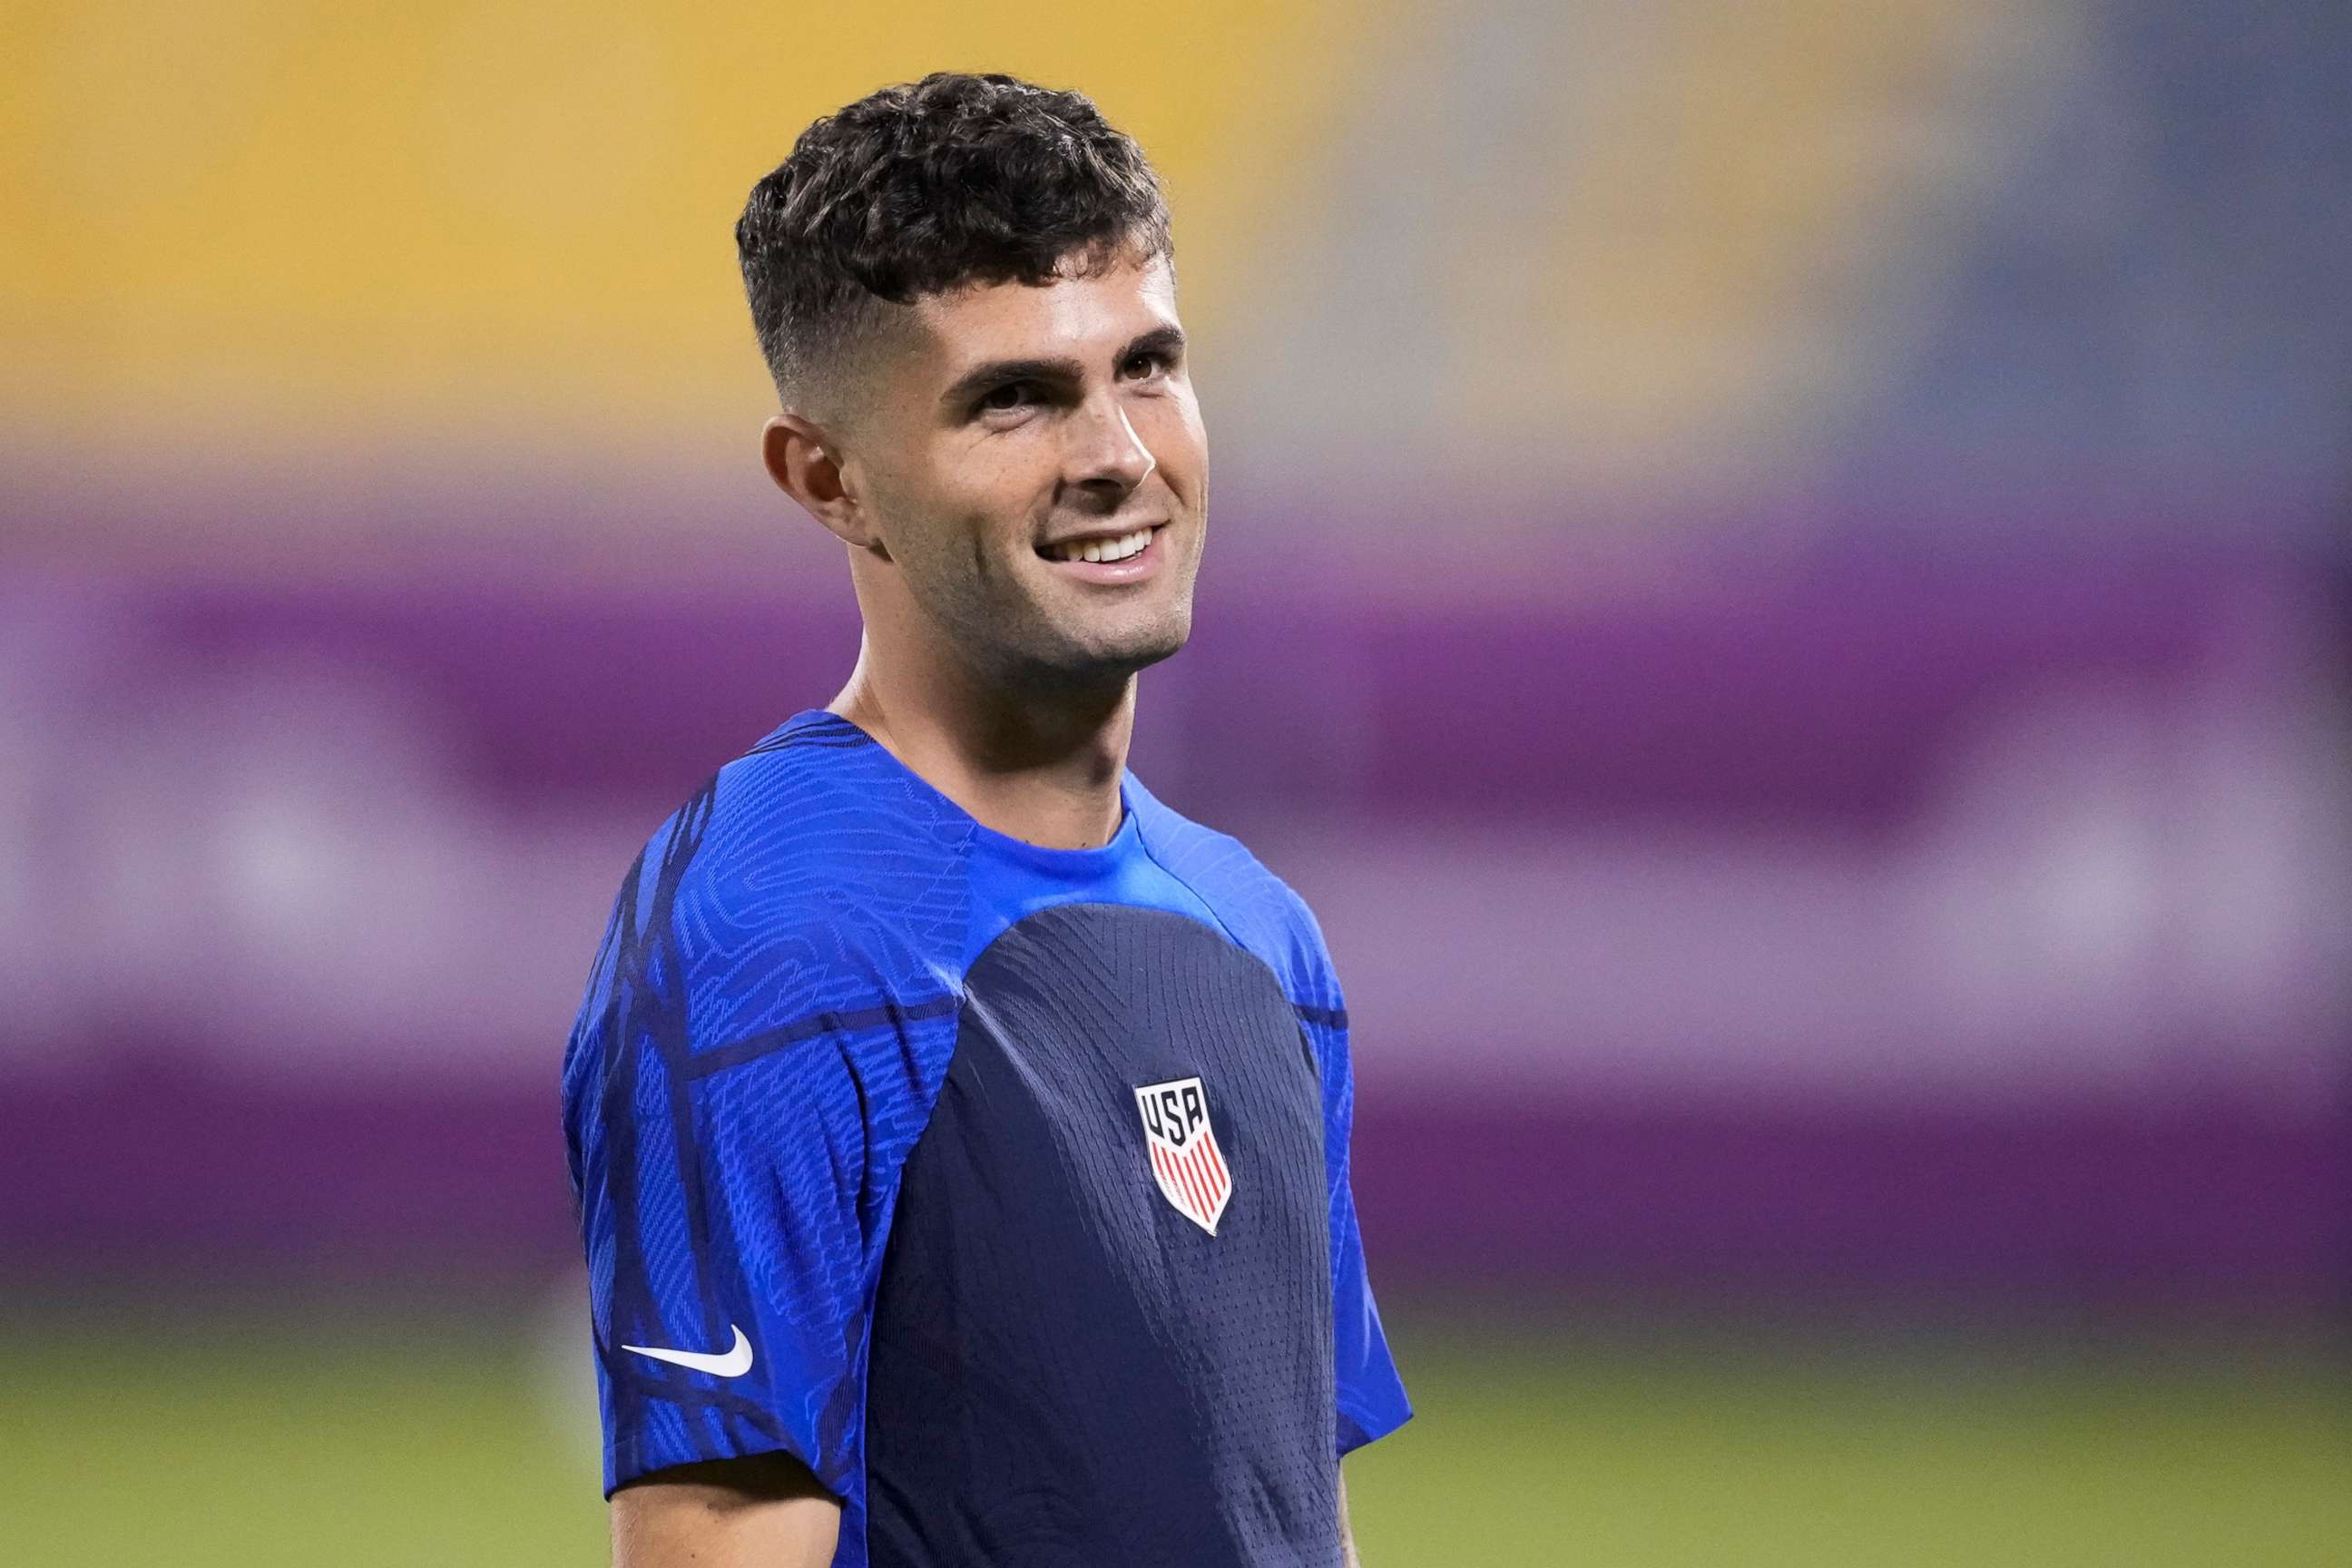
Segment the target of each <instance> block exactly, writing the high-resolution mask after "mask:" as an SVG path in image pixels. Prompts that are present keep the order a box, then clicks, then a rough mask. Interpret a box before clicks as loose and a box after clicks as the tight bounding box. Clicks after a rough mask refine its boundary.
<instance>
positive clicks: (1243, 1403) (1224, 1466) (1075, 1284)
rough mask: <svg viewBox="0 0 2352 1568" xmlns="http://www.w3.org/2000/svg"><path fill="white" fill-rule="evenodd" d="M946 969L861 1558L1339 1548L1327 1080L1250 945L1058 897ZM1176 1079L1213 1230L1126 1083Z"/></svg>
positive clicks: (1250, 1555)
mask: <svg viewBox="0 0 2352 1568" xmlns="http://www.w3.org/2000/svg"><path fill="white" fill-rule="evenodd" d="M966 997H967V1000H966V1005H965V1009H964V1015H963V1026H962V1030H961V1036H960V1038H959V1041H958V1044H957V1047H956V1056H955V1061H954V1064H953V1065H952V1066H951V1067H950V1068H949V1071H948V1079H947V1083H946V1086H945V1087H944V1088H943V1089H942V1090H941V1091H940V1098H939V1101H938V1103H937V1105H936V1107H935V1108H934V1110H933V1111H932V1115H931V1121H930V1125H929V1130H928V1131H926V1132H925V1133H924V1135H923V1138H922V1141H921V1142H920V1143H919V1145H918V1146H917V1148H916V1150H915V1152H914V1154H913V1155H912V1157H911V1158H910V1159H909V1160H908V1166H907V1173H906V1177H905V1183H904V1186H903V1187H902V1189H901V1205H900V1209H899V1214H898V1222H897V1225H896V1226H894V1228H893V1232H892V1236H891V1240H890V1247H889V1254H888V1260H887V1264H886V1266H885V1268H884V1272H883V1278H882V1292H881V1299H880V1300H879V1302H878V1303H877V1308H876V1317H875V1332H874V1355H873V1367H872V1373H871V1382H870V1384H869V1387H870V1392H869V1395H868V1404H867V1412H868V1420H869V1427H870V1435H869V1438H868V1447H867V1459H866V1462H867V1478H868V1484H869V1486H870V1488H871V1489H872V1490H871V1494H870V1497H871V1507H872V1513H871V1521H872V1522H871V1543H872V1545H871V1550H872V1561H873V1563H874V1564H875V1568H916V1565H925V1568H928V1565H931V1564H943V1563H1000V1564H1007V1565H1012V1564H1020V1565H1024V1568H1026V1565H1038V1568H1045V1565H1060V1564H1069V1565H1072V1568H1076V1565H1079V1564H1099V1563H1123V1564H1132V1565H1136V1568H1144V1565H1147V1564H1166V1565H1168V1568H1214V1565H1218V1564H1231V1565H1234V1568H1241V1565H1244V1564H1249V1565H1255V1568H1286V1565H1296V1568H1329V1565H1331V1564H1335V1563H1338V1562H1339V1533H1338V1498H1337V1494H1336V1484H1337V1471H1336V1468H1335V1467H1334V1465H1333V1462H1332V1461H1333V1458H1334V1456H1335V1454H1336V1448H1335V1445H1334V1436H1333V1424H1332V1412H1333V1408H1334V1406H1333V1363H1332V1353H1331V1291H1330V1280H1329V1271H1328V1267H1327V1265H1326V1259H1327V1258H1328V1237H1327V1228H1326V1215H1327V1212H1328V1209H1327V1201H1328V1195H1327V1193H1326V1188H1325V1182H1324V1161H1323V1116H1322V1109H1321V1098H1322V1097H1321V1087H1320V1083H1319V1081H1318V1069H1317V1067H1316V1063H1315V1062H1314V1060H1313V1059H1312V1058H1311V1056H1310V1054H1309V1052H1308V1050H1307V1043H1306V1041H1305V1039H1304V1038H1303V1037H1302V1036H1301V1034H1300V1032H1299V1026H1298V1023H1297V1018H1296V1016H1294V1014H1293V1012H1292V1010H1291V1005H1290V1003H1289V1001H1288V999H1287V998H1286V997H1285V996H1284V995H1283V994H1282V990H1281V987H1280V986H1279V985H1278V984H1276V982H1275V978H1274V976H1273V974H1272V973H1271V972H1270V971H1268V970H1267V968H1266V967H1265V964H1263V963H1259V962H1257V961H1256V960H1255V958H1253V957H1252V956H1251V955H1249V954H1248V953H1246V952H1242V951H1241V950H1239V949H1236V948H1235V947H1234V945H1233V944H1232V943H1231V942H1227V941H1226V940H1224V939H1223V937H1222V936H1221V935H1220V934H1219V933H1217V932H1216V931H1213V930H1211V929H1209V928H1208V927H1205V926H1203V925H1202V924H1201V923H1200V922H1198V921H1192V920H1187V919H1184V918H1182V917H1181V916H1177V915H1172V914H1168V913H1165V912H1162V911H1159V910H1137V909H1132V908H1129V907H1125V906H1121V905H1107V904H1064V905H1059V906H1056V907H1055V908H1053V909H1050V910H1045V911H1044V912H1041V913H1039V914H1036V915H1033V916H1031V917H1030V918H1028V919H1027V920H1024V921H1021V922H1020V923H1019V924H1017V925H1014V926H1013V927H1012V928H1011V929H1010V930H1008V931H1006V932H1005V933H1004V934H1003V936H1002V937H1001V938H999V939H998V940H997V942H995V943H994V944H993V945H992V946H991V947H990V948H989V950H988V951H987V952H986V953H984V954H983V955H982V957H981V959H980V961H979V962H978V963H976V964H974V965H973V967H972V969H971V973H970V974H969V975H968V977H967V989H966ZM1193 1078H1198V1079H1200V1080H1201V1084H1202V1089H1203V1091H1204V1092H1205V1096H1206V1100H1207V1109H1208V1115H1209V1119H1210V1121H1211V1123H1212V1124H1213V1127H1214V1129H1215V1136H1216V1140H1217V1142H1218V1145H1219V1146H1220V1148H1221V1149H1222V1150H1223V1153H1224V1156H1225V1158H1226V1160H1227V1161H1228V1162H1229V1163H1230V1166H1231V1169H1232V1172H1233V1179H1234V1185H1233V1189H1232V1196H1231V1199H1230V1201H1229V1204H1228V1205H1227V1207H1226V1210H1225V1212H1224V1215H1223V1218H1222V1221H1221V1223H1220V1225H1219V1226H1218V1228H1217V1231H1216V1233H1215V1234H1214V1235H1211V1234H1210V1233H1209V1232H1208V1231H1207V1230H1205V1229H1203V1228H1202V1227H1201V1226H1198V1225H1196V1224H1194V1223H1193V1222H1192V1221H1191V1220H1189V1219H1187V1218H1186V1217H1184V1215H1182V1214H1181V1213H1180V1212H1179V1211H1178V1210H1177V1209H1176V1208H1175V1207H1174V1206H1173V1205H1171V1204H1170V1203H1169V1201H1168V1200H1167V1199H1166V1198H1164V1197H1162V1196H1161V1195H1160V1190H1159V1187H1158V1186H1157V1184H1155V1183H1154V1181H1153V1179H1152V1176H1151V1173H1150V1165H1149V1163H1148V1156H1147V1153H1146V1145H1145V1140H1144V1136H1143V1124H1142V1117H1141V1113H1140V1111H1139V1109H1138V1106H1137V1102H1136V1094H1135V1091H1136V1089H1138V1088H1139V1087H1140V1086H1143V1085H1149V1084H1160V1083H1166V1082H1171V1081H1173V1080H1177V1079H1193Z"/></svg>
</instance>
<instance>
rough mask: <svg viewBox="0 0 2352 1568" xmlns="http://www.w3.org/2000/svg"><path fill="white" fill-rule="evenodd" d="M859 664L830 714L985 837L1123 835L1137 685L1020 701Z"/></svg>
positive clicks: (953, 679)
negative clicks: (958, 810)
mask: <svg viewBox="0 0 2352 1568" xmlns="http://www.w3.org/2000/svg"><path fill="white" fill-rule="evenodd" d="M873 655H874V650H873V647H872V646H871V645H870V644H868V645H867V646H866V647H863V648H861V649H860V650H859V653H858V659H857V668H856V669H855V670H853V671H852V672H851V674H850V677H849V684H848V685H846V686H845V687H843V688H842V690H841V694H840V695H839V696H838V697H835V699H834V700H833V701H832V702H830V703H829V704H827V708H828V710H830V711H832V712H834V713H837V714H839V715H840V716H841V717H843V718H845V719H846V720H848V721H850V722H851V723H853V724H856V726H857V727H858V728H859V729H861V730H863V731H866V733H867V734H869V735H871V736H873V737H874V739H875V740H876V742H878V743H879V744H880V745H881V746H882V747H883V749H884V750H886V751H887V752H889V753H890V754H891V755H892V756H894V757H897V758H898V760H899V761H900V762H902V763H905V764H906V765H907V766H908V768H910V769H912V770H913V771H914V772H915V773H916V774H917V775H919V777H921V778H922V779H923V780H924V781H925V782H926V783H928V784H930V785H931V786H932V787H933V788H934V789H937V790H938V791H939V792H940V794H941V795H946V796H947V797H948V798H949V799H950V800H951V801H953V802H955V803H956V805H960V806H961V807H962V808H963V809H964V810H965V811H966V812H969V813H970V814H971V817H972V819H973V820H974V821H976V822H978V823H979V824H980V825H981V826H983V827H987V828H992V829H993V830H994V831H996V832H998V833H1002V834H1004V835H1006V836H1007V837H1013V838H1018V839H1021V840H1022V841H1023V842H1024V843H1029V844H1036V845H1042V846H1045V847H1049V848H1055V849H1092V848H1096V847H1100V846H1102V845H1104V844H1108V843H1109V842H1110V840H1111V838H1112V837H1113V836H1114V835H1116V834H1117V833H1118V826H1119V816H1120V811H1121V805H1120V801H1119V788H1118V785H1119V778H1120V776H1121V774H1123V773H1125V772H1126V769H1127V748H1128V742H1129V737H1130V736H1131V735H1132V733H1133V731H1134V725H1135V680H1134V678H1133V677H1131V676H1130V677H1129V678H1128V679H1126V680H1125V681H1123V682H1121V683H1120V684H1119V685H1118V686H1117V687H1116V688H1111V689H1104V690H1100V691H1072V692H1057V693H1053V694H1050V695H1040V694H1037V693H1030V692H1024V693H1015V692H1009V691H1005V690H1003V689H997V688H992V687H990V686H988V685H986V684H985V683H983V682H981V681H979V680H976V679H972V678H971V677H969V676H968V675H965V674H963V673H962V672H950V671H932V672H928V673H927V674H926V676H925V677H924V678H923V679H898V678H897V677H895V676H894V673H893V672H892V671H890V670H889V669H888V668H886V666H885V665H884V663H883V662H882V661H878V660H877V659H876V658H874V657H873Z"/></svg>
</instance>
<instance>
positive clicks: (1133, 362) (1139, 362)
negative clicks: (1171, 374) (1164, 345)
mask: <svg viewBox="0 0 2352 1568" xmlns="http://www.w3.org/2000/svg"><path fill="white" fill-rule="evenodd" d="M1121 368H1122V369H1124V370H1125V371H1126V373H1127V374H1129V375H1130V376H1135V377H1142V376H1147V375H1156V374H1159V373H1160V372H1161V371H1163V370H1166V369H1167V368H1168V356H1167V355H1166V354H1162V353H1139V354H1130V355H1129V356H1128V361H1127V363H1126V364H1125V365H1124V366H1123V367H1121Z"/></svg>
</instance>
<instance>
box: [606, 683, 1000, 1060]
mask: <svg viewBox="0 0 2352 1568" xmlns="http://www.w3.org/2000/svg"><path fill="white" fill-rule="evenodd" d="M874 753H875V746H874V742H872V741H871V740H870V739H868V738H867V737H866V736H865V735H864V734H863V732H862V731H858V730H856V728H855V726H852V725H849V724H848V723H846V722H845V721H841V720H838V719H835V718H834V716H833V715H830V714H802V715H799V716H797V717H796V718H795V719H793V721H790V722H788V723H786V724H785V725H783V726H782V728H780V729H778V730H777V731H774V732H773V733H772V734H771V735H769V736H768V737H766V738H765V739H764V740H762V741H761V742H760V743H759V744H757V745H755V746H753V747H751V749H750V750H749V751H747V752H744V753H743V754H742V755H741V756H739V757H737V758H735V759H734V760H733V761H731V762H730V763H727V764H726V765H725V766H723V767H721V768H719V770H718V772H716V773H713V774H711V775H710V777H709V779H707V780H706V781H705V782H704V783H703V784H702V786H701V787H700V788H699V789H698V790H697V791H696V792H695V793H694V795H692V796H690V797H689V798H688V800H687V802H686V804H685V805H681V806H680V807H678V809H677V811H675V812H673V813H672V814H671V815H670V816H669V817H668V818H667V820H666V821H665V822H663V824H662V825H661V826H660V827H659V828H657V829H656V830H655V832H654V834H653V836H652V837H651V838H650V839H649V840H648V841H647V843H646V849H645V852H644V854H643V856H642V857H641V858H640V859H639V861H638V865H637V868H636V870H635V873H634V874H633V876H632V878H631V887H630V891H633V892H634V894H635V900H636V902H637V904H638V908H639V919H638V921H637V924H638V928H639V929H641V930H645V931H660V932H661V933H662V934H663V936H664V938H665V939H666V940H665V941H664V942H663V944H662V946H663V948H664V950H665V951H666V952H667V954H668V955H670V963H672V964H673V966H674V967H675V968H676V969H677V972H678V973H677V974H676V976H675V983H676V984H677V985H679V986H681V987H682V988H683V989H684V991H685V992H686V993H687V994H688V997H689V999H690V1003H691V1005H693V1006H694V1008H695V1010H696V1012H697V1013H698V1016H699V1017H700V1020H701V1021H702V1022H703V1023H705V1024H706V1025H707V1026H708V1027H707V1029H704V1030H699V1031H698V1032H705V1033H714V1034H727V1033H731V1032H733V1031H734V1030H736V1029H738V1028H740V1027H746V1026H751V1023H752V1022H757V1023H759V1024H760V1025H761V1026H767V1025H772V1024H774V1023H775V1022H777V1021H778V1020H777V1018H776V1017H775V1016H772V1015H777V1014H780V1013H782V1012H790V1011H792V1010H793V1009H794V1008H795V1007H801V1008H804V1009H807V1010H818V1009H823V1008H829V1007H849V1008H856V1007H863V1006H871V1005H880V1004H884V1003H889V1002H904V1001H905V1000H907V996H906V995H905V993H907V992H908V990H909V988H919V987H920V985H921V984H924V981H923V977H924V976H925V975H927V974H928V973H931V970H932V966H933V963H934V961H935V960H937V959H938V958H939V957H940V956H941V955H942V954H945V953H950V952H953V951H954V950H955V947H956V945H957V944H958V943H959V942H961V939H962V935H963V931H964V930H965V926H966V921H967V918H968V904H967V900H968V892H967V889H966V880H965V877H964V867H965V859H966V854H967V848H968V843H969V834H968V830H967V828H966V827H965V826H964V825H961V824H959V823H958V822H956V821H955V820H954V819H953V817H952V816H950V815H949V814H947V813H944V812H942V811H941V810H940V807H939V804H938V799H937V797H936V796H935V795H929V794H927V793H926V792H923V791H920V790H919V789H914V788H910V787H908V779H907V775H906V774H905V773H904V772H903V771H902V770H899V769H897V768H894V767H887V766H878V765H877V759H876V756H875V754H874ZM624 896H625V898H626V897H627V896H628V895H627V893H625V895H624ZM721 1015H724V1017H723V1019H722V1017H721Z"/></svg>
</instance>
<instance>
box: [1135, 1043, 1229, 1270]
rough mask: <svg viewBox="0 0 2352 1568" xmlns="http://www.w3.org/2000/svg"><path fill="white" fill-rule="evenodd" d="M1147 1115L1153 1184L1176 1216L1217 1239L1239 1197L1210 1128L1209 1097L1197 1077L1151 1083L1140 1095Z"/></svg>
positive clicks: (1137, 1093)
mask: <svg viewBox="0 0 2352 1568" xmlns="http://www.w3.org/2000/svg"><path fill="white" fill-rule="evenodd" d="M1135 1104H1136V1109H1137V1110H1139V1111H1141V1112H1142V1114H1143V1148H1144V1152H1145V1154H1146V1155H1148V1156H1149V1157H1150V1162H1151V1179H1152V1180H1153V1181H1154V1182H1156V1183H1158V1184H1159V1186H1160V1196H1162V1197H1164V1198H1166V1199H1167V1200H1168V1201H1169V1202H1170V1203H1171V1204H1173V1205H1175V1207H1176V1212H1177V1213H1178V1214H1181V1215H1183V1216H1184V1217H1185V1218H1186V1219H1189V1220H1191V1221H1192V1223H1193V1224H1194V1225H1197V1226H1200V1227H1201V1228H1202V1230H1205V1231H1207V1232H1208V1233H1209V1234H1210V1235H1211V1236H1214V1235H1216V1234H1217V1221H1218V1220H1219V1219H1220V1218H1222V1217H1223V1215H1224V1212H1225V1203H1226V1200H1228V1199H1229V1198H1231V1197H1232V1196H1233V1195H1234V1177H1233V1172H1232V1171H1231V1170H1230V1169H1228V1168H1227V1166H1226V1164H1225V1156H1224V1152H1223V1150H1221V1149H1219V1148H1218V1147H1217V1130H1216V1129H1215V1128H1214V1127H1213V1126H1211V1125H1210V1124H1209V1095H1208V1091H1207V1090H1206V1089H1202V1087H1201V1080H1200V1079H1197V1078H1180V1079H1172V1080H1171V1081H1170V1082H1167V1083H1154V1084H1147V1085H1145V1086H1144V1087H1143V1088H1141V1089H1137V1090H1136V1091H1135Z"/></svg>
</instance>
